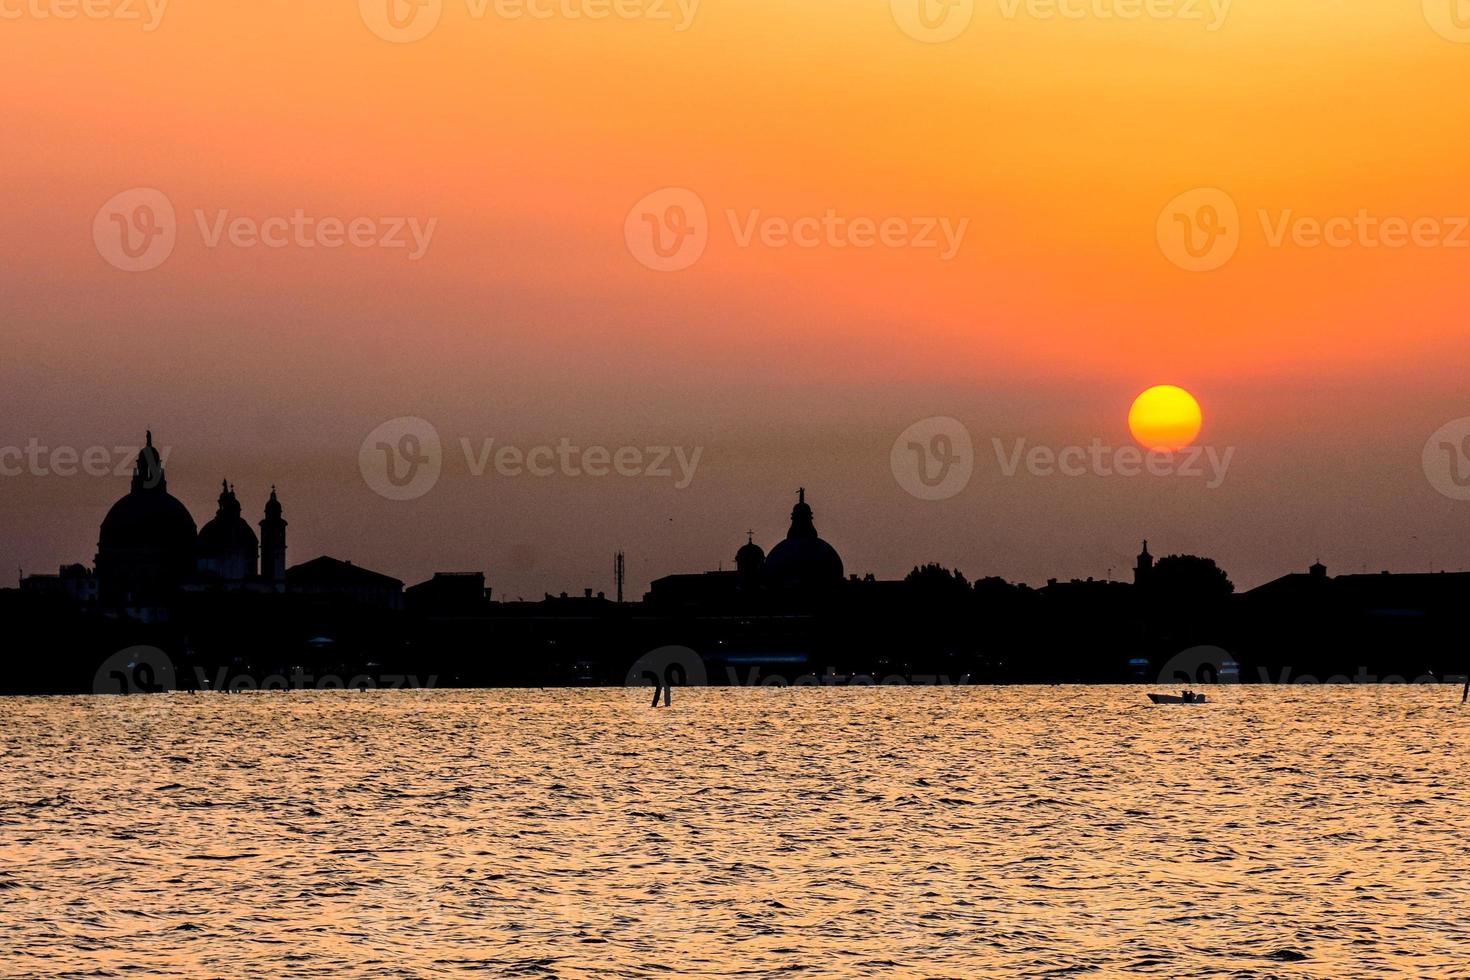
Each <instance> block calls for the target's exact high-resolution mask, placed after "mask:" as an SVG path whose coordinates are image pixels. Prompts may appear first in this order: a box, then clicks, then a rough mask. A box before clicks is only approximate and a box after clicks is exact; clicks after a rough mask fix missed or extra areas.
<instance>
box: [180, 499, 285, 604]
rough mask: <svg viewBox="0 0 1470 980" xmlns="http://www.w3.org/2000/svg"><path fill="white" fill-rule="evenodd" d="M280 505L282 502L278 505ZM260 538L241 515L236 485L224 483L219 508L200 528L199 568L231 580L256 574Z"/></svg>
mask: <svg viewBox="0 0 1470 980" xmlns="http://www.w3.org/2000/svg"><path fill="white" fill-rule="evenodd" d="M277 506H279V505H277ZM259 553H260V541H259V539H257V538H256V536H255V529H254V528H252V527H251V526H250V524H249V522H247V521H246V520H245V518H243V517H241V516H240V500H239V498H237V497H236V496H235V488H234V487H232V486H230V485H229V483H228V482H224V483H222V485H221V486H220V494H219V509H218V510H216V511H215V514H214V517H212V518H210V520H209V521H208V523H206V524H205V525H204V526H203V527H202V528H200V529H199V571H200V572H202V573H205V574H208V575H212V576H214V577H217V578H221V579H225V580H227V581H231V582H241V581H244V580H246V579H249V578H254V577H255V573H256V557H257V555H259Z"/></svg>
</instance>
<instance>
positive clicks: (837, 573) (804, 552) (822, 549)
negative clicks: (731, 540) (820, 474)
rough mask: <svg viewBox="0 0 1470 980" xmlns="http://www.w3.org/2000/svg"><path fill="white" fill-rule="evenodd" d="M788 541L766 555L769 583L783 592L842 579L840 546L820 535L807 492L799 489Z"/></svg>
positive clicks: (810, 587)
mask: <svg viewBox="0 0 1470 980" xmlns="http://www.w3.org/2000/svg"><path fill="white" fill-rule="evenodd" d="M797 493H798V498H797V504H796V506H795V507H793V508H792V509H791V530H790V531H788V532H787V533H786V540H784V541H782V542H781V543H780V544H778V545H776V547H774V548H772V549H771V553H770V555H768V556H767V557H766V562H765V566H764V573H765V578H766V582H767V583H768V584H769V585H770V586H771V587H772V588H775V589H780V590H783V591H805V590H811V589H823V588H831V587H833V586H836V585H837V584H838V583H840V582H841V581H842V558H841V556H839V555H838V554H837V549H836V548H833V547H832V546H831V545H830V544H828V543H827V542H825V541H823V540H822V539H821V538H820V537H818V536H817V528H816V525H815V524H814V523H813V522H812V509H811V506H810V505H809V504H807V502H806V491H805V490H799V491H797Z"/></svg>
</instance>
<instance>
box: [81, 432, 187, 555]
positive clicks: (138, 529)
mask: <svg viewBox="0 0 1470 980" xmlns="http://www.w3.org/2000/svg"><path fill="white" fill-rule="evenodd" d="M195 533H196V531H195V524H194V517H193V515H192V514H190V513H189V508H187V507H185V506H184V505H183V503H182V502H180V501H179V499H178V498H177V497H175V496H174V495H173V494H171V493H169V492H168V481H167V480H166V479H164V475H163V462H162V460H161V459H160V458H159V455H158V450H156V449H154V448H153V433H152V432H150V433H148V441H147V445H145V446H144V447H143V449H142V451H141V452H139V453H138V462H137V465H136V466H134V468H133V484H132V487H131V489H130V490H129V491H128V495H127V496H126V497H123V498H122V499H121V500H119V501H118V502H117V503H115V504H113V505H112V509H111V510H109V511H108V512H107V516H106V517H104V518H103V519H102V532H101V534H100V535H99V537H98V542H97V544H98V547H99V549H108V548H153V547H162V548H170V547H172V548H176V549H179V550H181V551H184V552H187V553H188V555H189V557H190V559H192V558H193V551H194V538H195Z"/></svg>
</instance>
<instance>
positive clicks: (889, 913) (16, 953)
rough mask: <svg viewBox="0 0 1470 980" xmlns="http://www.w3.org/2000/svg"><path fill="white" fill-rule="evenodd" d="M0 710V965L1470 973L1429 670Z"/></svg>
mask: <svg viewBox="0 0 1470 980" xmlns="http://www.w3.org/2000/svg"><path fill="white" fill-rule="evenodd" d="M1220 697H1221V699H1220V701H1219V703H1216V704H1212V705H1209V706H1203V707H1157V708H1156V707H1152V706H1150V705H1149V704H1148V703H1147V702H1146V700H1145V698H1144V694H1143V692H1142V690H1141V689H1138V688H1122V687H1097V688H1073V687H1060V688H1057V687H1045V688H998V689H997V688H967V689H948V690H941V689H919V688H911V689H901V688H887V689H876V690H874V689H867V690H841V689H753V690H752V689H745V690H727V689H705V690H680V691H679V692H678V693H677V695H676V697H675V701H674V705H673V707H672V709H669V710H663V709H660V710H657V711H655V710H650V709H649V707H648V704H647V694H646V692H641V691H623V690H616V691H523V692H522V691H517V692H421V693H409V692H387V691H385V692H373V693H342V692H320V693H289V694H287V693H270V694H265V693H262V694H246V695H238V696H223V695H218V694H212V695H198V696H187V695H177V694H175V695H159V696H152V697H133V698H36V699H15V698H9V699H0V713H3V715H0V716H3V722H4V728H3V732H0V781H3V782H0V957H3V960H0V973H3V974H4V975H7V976H37V975H40V976H54V975H75V976H81V975H86V976H149V975H169V976H191V977H193V976H232V977H233V976H260V977H267V976H270V977H306V976H310V977H326V976H333V977H335V976H383V977H388V976H392V977H398V976H436V975H451V974H460V973H477V974H479V975H489V976H521V977H542V976H545V977H551V976H558V977H594V976H596V977H609V976H610V977H618V976H623V977H649V976H678V975H683V976H704V977H768V976H774V975H790V976H804V977H818V976H894V975H898V976H946V977H964V978H970V977H982V976H1057V975H1077V974H1089V973H1090V974H1094V975H1099V976H1112V975H1118V974H1120V973H1142V974H1154V975H1158V976H1169V977H1175V976H1229V977H1266V976H1309V977H1333V978H1339V977H1357V976H1377V975H1385V974H1392V973H1399V974H1403V975H1409V976H1470V967H1467V964H1470V789H1467V787H1470V709H1467V708H1462V707H1461V706H1460V705H1459V703H1458V702H1459V692H1458V691H1452V690H1451V689H1449V688H1446V687H1438V688H1435V687H1382V688H1373V687H1354V688H1347V687H1342V688H1235V689H1227V690H1225V691H1224V692H1223V694H1222V695H1221V696H1220Z"/></svg>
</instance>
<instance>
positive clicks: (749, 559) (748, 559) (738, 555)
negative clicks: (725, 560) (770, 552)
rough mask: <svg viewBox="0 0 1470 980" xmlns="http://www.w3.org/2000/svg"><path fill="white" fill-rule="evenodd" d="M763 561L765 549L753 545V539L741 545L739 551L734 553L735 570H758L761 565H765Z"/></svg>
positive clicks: (764, 559)
mask: <svg viewBox="0 0 1470 980" xmlns="http://www.w3.org/2000/svg"><path fill="white" fill-rule="evenodd" d="M765 561H766V552H765V549H764V548H762V547H761V546H760V545H758V544H756V543H755V538H754V537H752V538H751V539H750V540H749V541H747V542H746V543H745V544H743V545H741V546H740V550H739V551H737V552H735V567H736V568H741V569H744V568H760V567H761V565H763V564H765Z"/></svg>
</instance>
